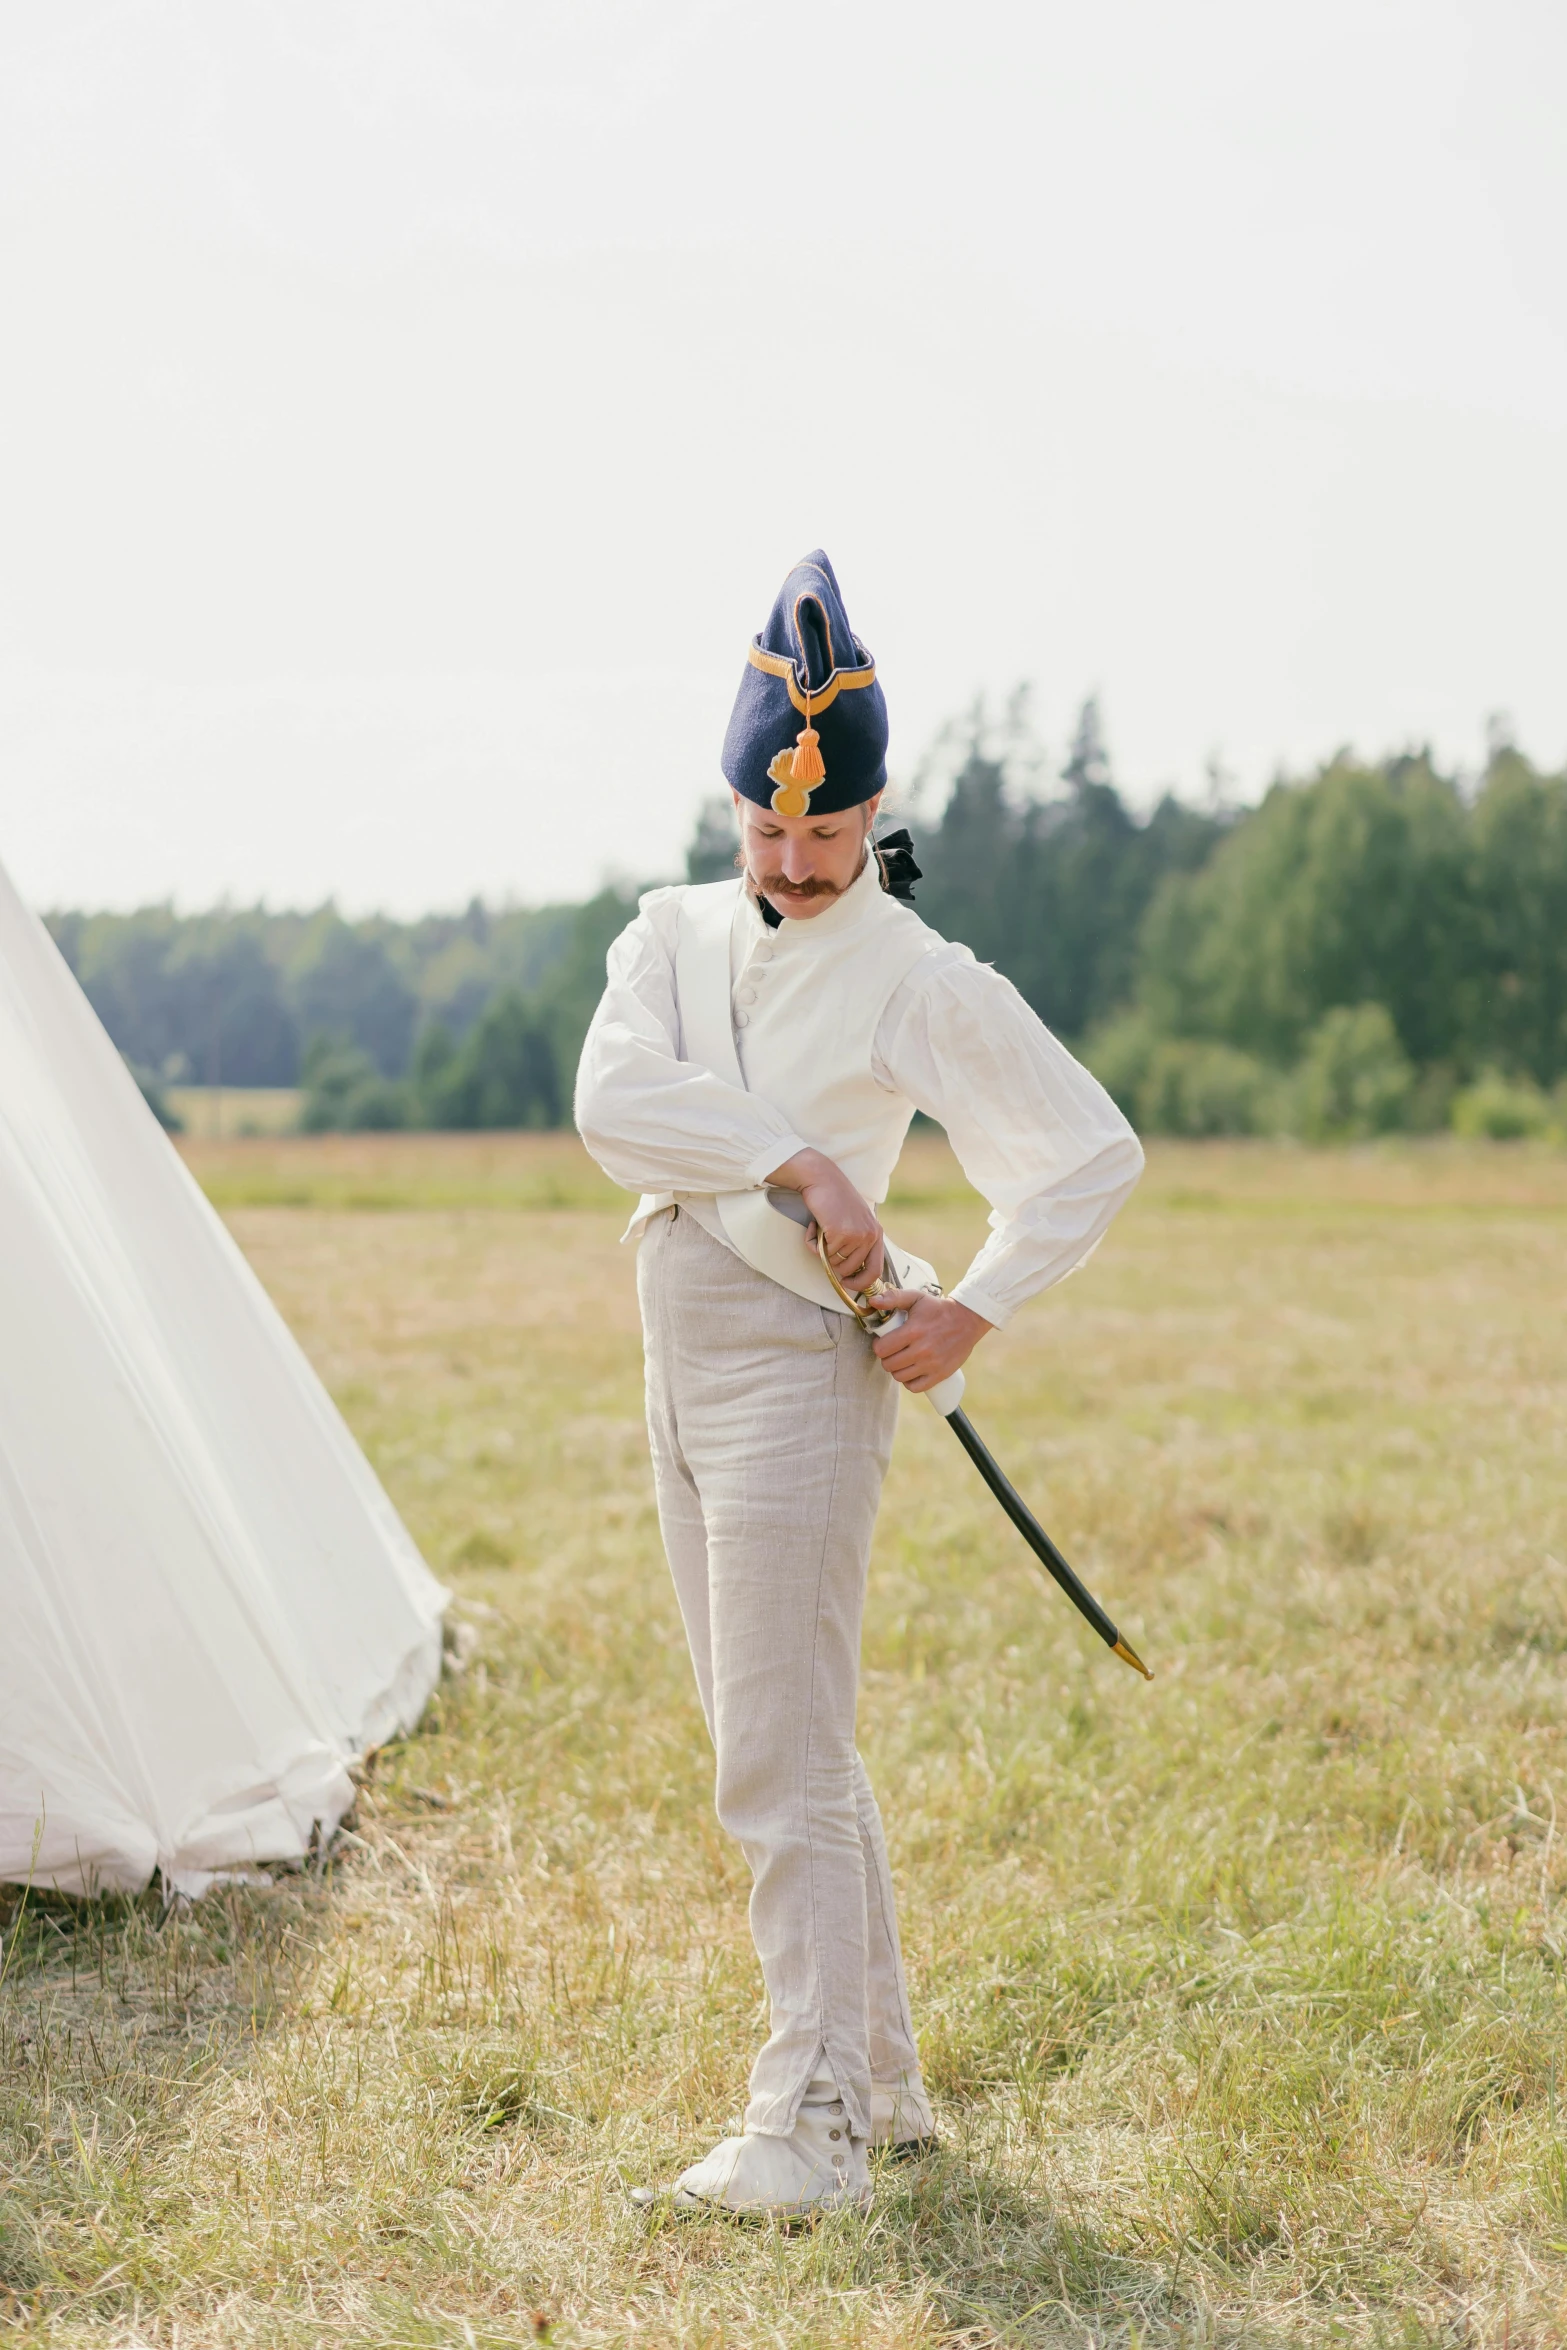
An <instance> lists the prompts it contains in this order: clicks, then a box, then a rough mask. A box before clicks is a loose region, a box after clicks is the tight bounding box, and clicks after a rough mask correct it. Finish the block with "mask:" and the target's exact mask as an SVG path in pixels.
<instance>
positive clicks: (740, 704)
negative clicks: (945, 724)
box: [723, 547, 887, 816]
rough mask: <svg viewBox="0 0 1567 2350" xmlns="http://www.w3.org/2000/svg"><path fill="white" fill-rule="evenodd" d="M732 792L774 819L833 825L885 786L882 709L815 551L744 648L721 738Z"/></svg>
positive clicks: (870, 664)
mask: <svg viewBox="0 0 1567 2350" xmlns="http://www.w3.org/2000/svg"><path fill="white" fill-rule="evenodd" d="M723 768H724V773H725V775H726V776H727V777H728V779H729V781H730V782H731V783H732V784H733V786H734V788H735V790H736V791H737V792H740V793H741V794H743V796H744V797H745V798H746V799H748V800H754V801H755V802H756V804H757V806H758V807H762V808H774V809H776V810H777V812H778V814H779V815H780V816H804V815H812V816H835V815H837V814H838V812H839V811H840V810H841V809H844V808H857V807H859V806H860V804H861V802H862V801H864V800H868V799H870V798H872V797H873V796H874V794H875V793H877V792H879V791H880V790H881V788H882V786H883V785H884V784H885V783H886V780H887V705H886V702H885V701H884V699H883V698H882V690H881V687H880V686H879V685H878V684H877V682H876V664H875V662H874V661H873V660H872V659H871V657H870V654H869V653H868V652H867V651H866V649H865V647H864V646H863V645H862V644H861V642H860V640H859V638H858V637H857V636H856V635H855V633H854V631H853V629H851V628H850V626H849V615H848V614H847V612H846V611H845V610H844V608H843V597H842V595H841V594H840V592H839V588H838V582H837V580H836V579H835V578H834V576H833V568H832V565H831V564H830V563H829V562H828V560H827V557H826V556H825V555H824V554H823V552H822V550H821V548H820V547H818V548H816V550H815V551H814V553H812V554H809V555H807V556H806V557H805V558H804V560H803V561H802V562H799V563H797V564H796V565H795V567H794V569H793V570H792V571H791V572H790V574H789V576H788V578H787V579H786V580H785V581H784V583H783V586H782V587H781V588H780V589H779V591H778V594H777V597H776V598H775V600H774V603H773V608H772V610H771V612H769V613H768V615H767V625H766V627H765V628H764V629H763V630H762V631H761V634H760V635H759V636H755V637H753V638H752V640H751V648H750V651H749V653H748V654H747V656H746V666H745V674H744V676H743V677H742V678H741V680H740V691H739V693H738V694H737V695H736V696H735V706H734V709H733V711H732V712H731V714H730V719H729V731H728V733H727V734H726V735H725V737H724V756H723Z"/></svg>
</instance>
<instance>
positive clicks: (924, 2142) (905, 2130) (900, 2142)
mask: <svg viewBox="0 0 1567 2350" xmlns="http://www.w3.org/2000/svg"><path fill="white" fill-rule="evenodd" d="M935 2143H936V2117H935V2115H934V2114H933V2113H932V2112H931V2109H930V2099H929V2098H928V2097H927V2096H926V2094H925V2084H924V2082H923V2081H922V2080H921V2079H920V2077H919V2074H918V2073H916V2074H915V2075H914V2077H913V2079H912V2080H910V2079H909V2078H908V2077H907V2076H905V2077H904V2079H903V2080H902V2081H899V2082H896V2083H883V2084H878V2083H877V2082H874V2081H873V2082H872V2083H871V2144H872V2145H873V2146H881V2147H885V2148H886V2150H887V2151H888V2153H890V2154H892V2155H895V2156H897V2157H898V2158H899V2159H900V2160H902V2161H909V2160H911V2159H912V2158H913V2157H914V2156H915V2155H917V2154H927V2153H929V2151H930V2149H931V2148H932V2147H933V2146H934V2145H935Z"/></svg>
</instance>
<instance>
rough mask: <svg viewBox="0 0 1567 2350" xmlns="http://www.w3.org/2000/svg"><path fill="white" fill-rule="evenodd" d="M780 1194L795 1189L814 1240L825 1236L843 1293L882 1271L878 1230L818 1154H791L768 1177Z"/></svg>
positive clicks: (839, 1172) (869, 1211)
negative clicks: (809, 1219) (805, 1209)
mask: <svg viewBox="0 0 1567 2350" xmlns="http://www.w3.org/2000/svg"><path fill="white" fill-rule="evenodd" d="M767 1181H768V1182H769V1183H776V1184H777V1185H778V1186H779V1188H780V1189H781V1190H784V1191H797V1192H798V1193H799V1194H800V1197H801V1198H802V1199H803V1200H804V1202H805V1204H806V1206H807V1207H808V1208H809V1209H810V1211H811V1216H812V1220H813V1229H812V1234H811V1237H812V1239H813V1240H814V1238H815V1237H816V1234H817V1233H818V1232H822V1233H825V1234H826V1236H827V1256H828V1260H829V1262H830V1263H831V1265H832V1269H833V1271H834V1272H835V1273H836V1274H837V1276H838V1278H839V1280H840V1281H841V1282H842V1283H843V1286H844V1288H845V1289H868V1288H869V1286H870V1284H871V1283H872V1282H873V1281H875V1280H876V1279H878V1278H879V1276H880V1273H881V1269H882V1245H881V1226H880V1225H879V1224H878V1223H877V1221H876V1211H875V1209H874V1208H872V1207H870V1206H869V1205H868V1204H867V1202H866V1201H864V1200H862V1199H861V1197H860V1195H859V1193H858V1192H857V1191H856V1190H855V1188H854V1186H853V1184H852V1183H851V1182H850V1181H849V1178H848V1176H847V1175H845V1173H844V1171H843V1169H842V1168H841V1167H840V1166H838V1165H836V1164H835V1162H834V1161H833V1160H831V1159H829V1158H828V1157H827V1155H826V1154H825V1152H823V1151H796V1153H795V1155H794V1157H793V1158H792V1159H785V1161H784V1163H783V1165H782V1166H781V1167H775V1168H774V1169H773V1171H772V1173H771V1174H770V1175H769V1176H768V1178H767Z"/></svg>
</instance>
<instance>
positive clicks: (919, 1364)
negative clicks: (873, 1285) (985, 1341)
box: [871, 1289, 995, 1395]
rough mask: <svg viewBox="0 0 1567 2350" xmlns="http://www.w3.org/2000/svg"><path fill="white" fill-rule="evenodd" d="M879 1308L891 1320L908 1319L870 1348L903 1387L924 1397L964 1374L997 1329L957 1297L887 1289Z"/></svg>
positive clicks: (920, 1291)
mask: <svg viewBox="0 0 1567 2350" xmlns="http://www.w3.org/2000/svg"><path fill="white" fill-rule="evenodd" d="M875 1302H876V1304H877V1306H878V1307H880V1308H884V1309H885V1311H886V1312H888V1313H889V1314H891V1313H897V1312H899V1311H900V1310H901V1311H902V1312H903V1313H905V1314H907V1315H908V1317H909V1318H908V1320H907V1321H906V1322H905V1323H904V1325H903V1328H902V1329H901V1330H893V1331H890V1332H889V1333H888V1335H887V1336H886V1337H885V1338H873V1339H872V1340H871V1344H872V1346H873V1347H874V1348H875V1349H876V1352H877V1353H878V1354H879V1355H880V1357H881V1359H882V1362H883V1364H884V1365H885V1366H886V1368H887V1369H888V1370H889V1371H890V1372H891V1373H892V1375H893V1377H894V1379H896V1380H897V1382H898V1385H899V1386H900V1387H906V1388H907V1389H908V1390H909V1392H910V1394H911V1395H923V1394H924V1393H925V1391H926V1389H927V1388H928V1387H939V1386H940V1385H941V1382H942V1381H943V1379H950V1378H951V1377H952V1374H953V1372H954V1371H960V1370H961V1369H962V1368H963V1365H964V1364H965V1363H966V1362H967V1361H968V1359H969V1356H970V1355H971V1354H972V1353H973V1352H974V1349H975V1347H976V1346H978V1344H979V1342H980V1340H981V1339H982V1338H983V1337H984V1336H985V1335H986V1333H987V1331H990V1330H993V1329H994V1328H995V1324H994V1322H987V1321H986V1320H985V1317H984V1315H983V1314H976V1313H973V1312H972V1311H971V1310H970V1309H969V1307H967V1306H960V1305H959V1304H958V1301H957V1299H956V1298H954V1297H930V1296H928V1295H927V1294H926V1292H925V1291H924V1290H923V1289H892V1290H887V1289H884V1290H883V1291H882V1292H881V1293H880V1295H879V1296H878V1297H877V1299H876V1301H875Z"/></svg>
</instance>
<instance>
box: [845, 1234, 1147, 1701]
mask: <svg viewBox="0 0 1567 2350" xmlns="http://www.w3.org/2000/svg"><path fill="white" fill-rule="evenodd" d="M816 1253H817V1255H818V1256H819V1257H820V1258H821V1260H822V1266H823V1269H824V1270H825V1272H826V1275H827V1278H828V1280H829V1281H830V1282H831V1283H832V1285H833V1287H834V1289H835V1290H836V1291H837V1292H838V1295H839V1296H840V1297H841V1298H842V1300H843V1302H844V1304H845V1305H846V1306H847V1307H848V1309H849V1311H850V1313H851V1314H852V1315H853V1316H854V1318H855V1320H856V1321H857V1322H858V1323H859V1325H860V1328H861V1329H862V1330H868V1331H869V1332H870V1334H871V1336H872V1337H873V1338H884V1337H886V1335H887V1334H888V1332H889V1331H893V1330H900V1329H901V1328H902V1327H903V1324H904V1323H905V1322H906V1321H907V1320H908V1316H907V1314H906V1313H904V1311H903V1310H902V1308H901V1307H898V1308H895V1309H894V1310H893V1311H892V1312H891V1313H887V1312H878V1311H877V1308H876V1302H875V1301H876V1299H877V1297H878V1296H879V1295H880V1294H882V1293H883V1292H885V1291H887V1290H890V1289H891V1288H892V1286H893V1285H892V1283H891V1282H890V1281H873V1282H872V1283H871V1285H870V1287H869V1288H868V1289H867V1290H866V1291H865V1292H864V1293H863V1294H862V1295H856V1293H855V1292H854V1291H853V1290H850V1289H845V1287H844V1285H843V1283H842V1282H841V1281H840V1280H839V1278H838V1276H837V1274H836V1273H835V1272H834V1271H833V1269H832V1266H831V1265H830V1264H829V1263H828V1259H827V1236H826V1234H825V1233H824V1232H820V1231H818V1233H817V1235H816ZM931 1402H932V1403H933V1404H935V1407H936V1411H937V1414H938V1415H939V1417H940V1418H941V1419H943V1420H945V1421H946V1423H947V1426H948V1427H949V1428H950V1429H951V1430H952V1433H953V1435H954V1436H955V1437H956V1438H957V1440H958V1442H959V1444H961V1445H962V1447H963V1450H964V1451H965V1452H966V1453H967V1454H968V1457H969V1459H970V1460H971V1461H972V1462H973V1464H974V1466H975V1468H976V1469H977V1470H978V1471H979V1473H980V1475H981V1476H982V1477H983V1478H984V1480H985V1483H986V1484H987V1485H988V1486H989V1487H990V1490H991V1492H992V1493H993V1494H994V1495H995V1497H996V1499H997V1501H999V1502H1000V1504H1001V1506H1002V1508H1003V1509H1004V1510H1005V1511H1006V1514H1007V1516H1008V1517H1009V1518H1010V1519H1011V1520H1012V1523H1013V1525H1014V1526H1015V1527H1016V1528H1017V1530H1018V1532H1019V1533H1020V1534H1021V1535H1022V1537H1023V1540H1024V1541H1025V1542H1026V1543H1027V1544H1028V1547H1029V1549H1030V1550H1031V1551H1032V1552H1033V1553H1034V1556H1035V1557H1036V1558H1037V1559H1038V1560H1039V1561H1040V1563H1041V1565H1042V1566H1043V1567H1044V1568H1045V1569H1046V1571H1047V1573H1049V1574H1050V1575H1051V1576H1052V1577H1053V1578H1054V1579H1055V1581H1056V1582H1057V1583H1058V1584H1059V1585H1060V1587H1061V1589H1062V1590H1063V1591H1064V1592H1065V1593H1066V1595H1067V1598H1068V1599H1069V1600H1070V1601H1071V1602H1072V1605H1073V1606H1074V1607H1075V1608H1076V1610H1077V1612H1078V1614H1079V1615H1080V1616H1082V1617H1084V1618H1085V1620H1086V1621H1087V1622H1088V1623H1090V1624H1092V1626H1093V1628H1094V1630H1095V1631H1096V1632H1097V1633H1098V1635H1099V1637H1100V1639H1101V1640H1102V1641H1103V1642H1104V1644H1105V1646H1106V1647H1107V1648H1109V1649H1113V1650H1114V1652H1115V1654H1116V1655H1117V1656H1118V1657H1119V1658H1120V1659H1121V1662H1122V1663H1123V1664H1127V1665H1130V1666H1131V1668H1132V1670H1133V1672H1134V1673H1141V1674H1142V1677H1143V1679H1144V1680H1145V1681H1151V1680H1152V1679H1153V1675H1152V1673H1151V1672H1150V1671H1149V1670H1148V1667H1147V1666H1146V1665H1145V1664H1144V1663H1143V1660H1142V1658H1141V1657H1140V1656H1139V1655H1138V1653H1137V1651H1136V1649H1135V1648H1134V1647H1133V1646H1132V1644H1131V1642H1130V1641H1129V1640H1123V1639H1122V1637H1121V1635H1120V1633H1119V1632H1118V1631H1117V1630H1116V1628H1115V1626H1114V1624H1112V1623H1111V1621H1110V1618H1109V1617H1108V1616H1107V1615H1106V1614H1105V1611H1104V1609H1103V1608H1102V1607H1101V1606H1100V1604H1099V1602H1098V1600H1097V1599H1095V1597H1094V1595H1093V1593H1092V1592H1091V1591H1090V1590H1089V1588H1088V1586H1087V1584H1086V1583H1085V1582H1084V1581H1083V1580H1082V1577H1081V1576H1080V1575H1078V1574H1076V1573H1075V1572H1074V1571H1073V1569H1072V1568H1071V1567H1070V1566H1068V1564H1067V1562H1066V1560H1065V1559H1064V1558H1063V1557H1062V1555H1061V1553H1060V1551H1059V1550H1058V1549H1057V1548H1056V1546H1055V1544H1054V1543H1053V1542H1052V1541H1051V1539H1050V1537H1049V1535H1048V1534H1047V1533H1046V1532H1045V1529H1044V1527H1043V1526H1041V1524H1040V1523H1039V1520H1038V1519H1037V1518H1036V1517H1035V1515H1034V1513H1033V1511H1032V1510H1031V1509H1030V1508H1029V1506H1028V1504H1027V1502H1026V1501H1025V1500H1024V1499H1023V1497H1022V1495H1021V1494H1020V1493H1019V1492H1018V1490H1017V1488H1016V1487H1015V1486H1014V1485H1013V1484H1012V1482H1011V1480H1010V1478H1008V1477H1007V1476H1006V1475H1005V1473H1004V1472H1003V1470H1002V1468H1001V1466H1000V1464H999V1462H998V1461H997V1460H996V1459H995V1458H994V1456H993V1455H992V1453H991V1452H990V1450H989V1448H988V1447H987V1445H986V1444H985V1442H984V1440H983V1439H982V1438H981V1436H980V1435H979V1432H978V1430H977V1429H976V1428H975V1426H974V1424H973V1422H972V1421H971V1420H970V1418H969V1416H968V1414H967V1412H965V1411H964V1410H963V1409H962V1407H961V1405H954V1407H953V1409H952V1410H951V1411H950V1412H944V1411H942V1409H941V1406H940V1404H937V1403H936V1399H935V1396H934V1394H932V1396H931Z"/></svg>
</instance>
